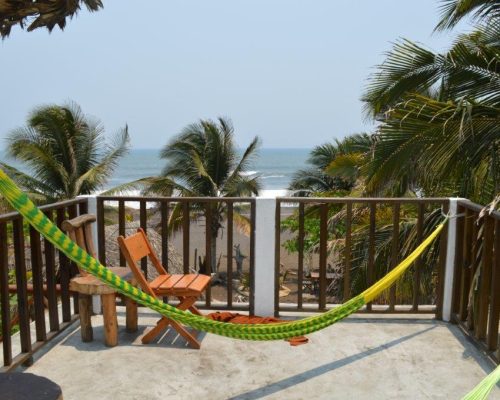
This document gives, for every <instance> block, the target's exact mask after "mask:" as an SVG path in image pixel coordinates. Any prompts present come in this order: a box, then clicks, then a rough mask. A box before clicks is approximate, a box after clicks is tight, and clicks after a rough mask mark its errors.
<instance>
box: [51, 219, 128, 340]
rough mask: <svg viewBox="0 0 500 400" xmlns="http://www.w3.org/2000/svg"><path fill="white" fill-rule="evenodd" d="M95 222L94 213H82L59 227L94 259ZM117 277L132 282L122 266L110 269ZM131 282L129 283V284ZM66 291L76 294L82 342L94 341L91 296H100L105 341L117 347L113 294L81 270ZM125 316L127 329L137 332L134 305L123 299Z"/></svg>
mask: <svg viewBox="0 0 500 400" xmlns="http://www.w3.org/2000/svg"><path fill="white" fill-rule="evenodd" d="M95 221H96V217H95V215H93V214H83V215H80V216H78V217H76V218H73V219H68V220H65V221H63V222H62V224H61V228H62V229H63V230H64V231H65V232H66V233H67V234H68V236H69V237H70V238H71V240H73V241H75V242H76V243H77V244H78V246H80V247H81V248H82V249H84V250H85V251H86V252H87V253H89V254H90V255H91V256H92V257H94V258H96V254H95V250H94V240H93V236H92V224H93V223H94V222H95ZM109 269H110V270H111V271H113V272H114V273H115V274H116V275H119V276H120V278H122V279H125V280H126V281H131V279H132V272H131V271H130V269H128V268H124V267H111V268H109ZM131 283H132V282H131ZM69 289H70V290H71V291H73V292H78V293H79V296H78V308H79V310H80V325H81V327H82V328H81V331H82V340H83V341H84V342H91V341H92V339H93V332H92V324H91V321H90V317H91V315H92V296H93V295H100V296H101V301H102V309H103V319H104V338H105V339H104V342H105V343H106V346H116V345H117V344H118V321H117V319H116V292H115V291H114V290H113V289H111V288H110V287H109V286H107V285H106V284H104V283H103V282H101V281H100V280H99V279H97V278H96V277H94V276H92V275H90V274H88V273H87V272H85V271H84V270H80V276H77V277H75V278H73V279H71V281H70V283H69ZM125 305H126V310H127V312H126V314H127V317H126V318H127V330H128V331H130V332H135V331H137V304H136V303H135V302H133V301H131V300H129V299H128V298H125Z"/></svg>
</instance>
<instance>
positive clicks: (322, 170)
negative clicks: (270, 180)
mask: <svg viewBox="0 0 500 400" xmlns="http://www.w3.org/2000/svg"><path fill="white" fill-rule="evenodd" d="M371 146H372V139H371V137H370V136H369V135H368V134H365V133H362V134H353V135H350V136H347V137H345V138H344V139H342V140H338V139H335V141H334V142H333V143H325V144H323V145H321V146H317V147H315V148H314V149H313V150H312V151H311V153H310V155H309V159H308V161H307V162H308V164H310V165H311V166H310V167H309V168H307V169H304V170H299V171H297V172H296V173H295V174H294V176H293V178H292V181H291V183H290V185H289V187H288V190H290V191H292V192H293V195H294V196H302V197H303V196H311V195H321V196H324V195H328V194H330V195H334V194H339V193H345V192H349V191H351V190H352V189H353V187H354V186H355V184H356V181H357V179H358V177H359V173H360V169H359V168H358V167H360V164H361V163H362V160H364V158H365V156H366V154H367V153H368V152H369V151H370V149H371Z"/></svg>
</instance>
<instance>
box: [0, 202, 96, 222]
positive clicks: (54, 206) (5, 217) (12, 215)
mask: <svg viewBox="0 0 500 400" xmlns="http://www.w3.org/2000/svg"><path fill="white" fill-rule="evenodd" d="M87 201H88V199H87V198H85V197H81V198H75V199H71V200H63V201H58V202H57V203H51V204H45V205H43V206H40V207H38V208H39V209H40V210H42V211H54V210H59V209H61V208H64V207H68V206H72V205H75V204H82V203H86V202H87ZM20 217H21V214H19V213H18V212H17V211H13V212H9V213H6V214H2V215H0V222H8V221H12V220H13V219H17V218H20Z"/></svg>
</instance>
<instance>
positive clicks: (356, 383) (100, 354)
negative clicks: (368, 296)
mask: <svg viewBox="0 0 500 400" xmlns="http://www.w3.org/2000/svg"><path fill="white" fill-rule="evenodd" d="M119 317H120V318H119V323H120V324H121V327H123V326H124V315H123V310H121V311H120V315H119ZM156 319H157V317H156V316H155V315H154V314H151V313H148V312H143V313H142V314H141V315H140V320H139V322H140V324H141V326H140V331H139V332H138V333H135V334H130V333H126V332H125V330H124V328H121V330H120V338H119V345H118V346H116V347H114V348H107V347H105V346H104V344H103V332H102V325H101V317H99V316H95V317H93V325H94V326H96V328H95V329H94V341H93V342H91V343H82V342H81V340H80V331H79V327H78V324H75V326H74V327H73V328H70V329H69V330H68V331H67V333H66V334H64V335H62V336H60V337H59V339H58V340H57V343H55V344H54V345H53V346H52V347H51V348H50V349H47V351H45V352H44V353H40V354H39V355H38V356H37V357H36V359H35V363H34V365H33V366H32V367H30V368H28V369H27V371H29V372H33V373H35V374H39V375H43V376H46V377H48V378H49V379H52V380H53V381H55V382H57V383H58V384H59V385H61V387H62V390H63V395H64V399H65V400H80V399H81V400H84V399H85V400H87V399H117V400H118V399H140V400H147V399H162V400H163V399H228V398H232V399H260V398H266V399H460V398H461V397H462V396H463V395H464V394H465V393H467V392H468V391H469V390H470V389H471V388H473V387H474V386H475V385H476V384H477V383H478V382H479V381H480V380H481V379H482V378H484V376H485V375H486V374H487V373H488V372H489V371H491V370H492V366H491V364H489V363H488V362H487V360H486V359H485V358H484V357H483V356H482V354H481V353H480V352H479V351H478V350H477V349H476V348H475V347H474V346H473V345H472V344H471V343H470V342H469V341H468V340H467V339H466V338H465V337H464V336H463V335H462V333H461V332H460V331H459V329H458V328H457V327H456V326H454V325H449V324H447V323H443V322H438V321H435V320H433V319H432V318H431V317H430V316H418V317H415V316H410V315H408V316H406V315H399V316H397V317H387V316H385V317H380V316H370V317H367V316H365V315H363V316H352V317H350V318H348V319H346V320H344V321H342V322H339V323H337V324H335V325H333V326H332V327H329V328H327V329H324V330H322V331H320V332H317V333H314V334H311V335H309V339H310V341H309V344H307V345H303V346H299V347H291V346H290V345H289V344H288V343H286V342H284V341H278V342H265V343H260V342H247V341H240V340H232V339H227V338H223V337H218V336H215V335H211V334H206V335H201V337H202V348H201V350H192V349H190V348H188V347H186V346H185V343H184V341H183V340H182V339H181V338H179V337H176V335H174V334H173V333H172V332H169V333H168V334H167V335H166V336H165V337H164V338H162V339H161V340H160V341H159V342H158V343H155V344H149V345H142V344H141V343H140V333H141V332H142V331H143V329H144V328H145V327H146V326H151V325H152V324H153V323H154V322H155V321H156ZM498 398H500V390H499V389H498V388H496V389H494V392H493V394H492V396H491V399H498Z"/></svg>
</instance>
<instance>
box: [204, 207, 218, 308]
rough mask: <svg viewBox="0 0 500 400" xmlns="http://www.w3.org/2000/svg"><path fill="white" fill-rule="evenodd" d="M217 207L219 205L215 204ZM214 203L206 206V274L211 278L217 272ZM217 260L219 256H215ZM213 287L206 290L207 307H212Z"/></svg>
mask: <svg viewBox="0 0 500 400" xmlns="http://www.w3.org/2000/svg"><path fill="white" fill-rule="evenodd" d="M215 206H216V207H217V203H215ZM212 223H213V221H212V203H211V202H210V201H207V203H206V205H205V266H206V272H207V274H208V275H209V276H210V275H211V274H212V272H217V271H216V269H217V265H212ZM213 256H214V257H215V258H217V254H214V255H213ZM211 297H212V285H207V288H206V290H205V306H206V307H210V305H211V301H212V298H211Z"/></svg>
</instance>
